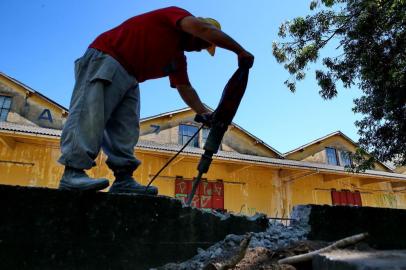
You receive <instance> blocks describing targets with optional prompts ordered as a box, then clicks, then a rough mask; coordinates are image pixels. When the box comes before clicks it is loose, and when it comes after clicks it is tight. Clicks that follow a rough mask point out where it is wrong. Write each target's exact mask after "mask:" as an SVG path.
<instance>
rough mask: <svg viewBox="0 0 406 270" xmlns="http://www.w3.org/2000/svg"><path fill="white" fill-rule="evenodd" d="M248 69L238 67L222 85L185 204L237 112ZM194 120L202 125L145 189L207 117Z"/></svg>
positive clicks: (206, 169) (194, 190)
mask: <svg viewBox="0 0 406 270" xmlns="http://www.w3.org/2000/svg"><path fill="white" fill-rule="evenodd" d="M248 74H249V69H248V68H245V67H240V68H238V69H237V71H236V72H234V74H233V76H232V77H231V78H230V80H229V81H228V83H227V84H226V86H225V87H224V90H223V94H222V96H221V99H220V102H219V104H218V106H217V108H216V110H215V111H214V112H213V114H212V117H211V120H210V132H209V135H208V137H207V140H206V143H205V145H204V147H203V149H204V150H205V151H204V153H203V155H202V157H201V158H200V162H199V165H198V166H197V171H198V175H197V177H196V178H195V180H194V181H193V186H192V190H191V192H190V194H189V196H188V198H187V201H186V205H188V206H190V204H191V202H192V200H193V197H194V195H195V193H196V189H197V187H198V186H199V184H200V181H201V178H202V176H203V174H204V173H207V172H208V171H209V167H210V164H211V162H212V160H213V158H212V157H213V155H214V154H216V153H217V152H218V150H219V147H220V144H221V141H222V140H223V137H224V134H225V132H226V131H227V129H228V126H229V125H230V124H231V122H232V121H233V118H234V116H235V114H236V112H237V109H238V106H239V105H240V102H241V99H242V97H243V95H244V93H245V89H246V88H247V82H248ZM195 121H196V122H199V123H202V126H201V127H200V128H199V129H198V130H197V132H196V133H195V134H194V135H193V136H192V137H191V138H190V139H189V141H188V142H186V144H185V145H184V146H183V147H182V148H181V149H180V150H179V151H178V152H177V153H176V155H174V156H173V157H172V158H171V159H170V160H169V161H168V162H167V163H166V164H165V165H164V166H163V167H162V168H161V169H160V170H159V171H158V173H156V174H155V176H154V177H153V178H152V179H151V180H150V182H149V183H148V185H147V186H146V188H145V190H147V188H148V187H149V186H150V185H151V184H152V182H153V181H154V180H155V179H156V178H157V177H158V175H159V174H160V173H161V172H162V171H163V170H164V169H165V168H166V166H168V165H169V163H171V162H172V160H174V159H175V158H176V157H177V156H178V155H179V154H180V153H181V152H182V151H183V149H184V148H185V147H186V146H187V145H188V144H189V142H190V141H191V140H193V138H194V137H195V136H196V135H197V134H198V133H199V131H200V130H201V129H202V127H203V126H204V125H205V124H207V119H205V118H204V117H203V116H202V115H200V114H197V115H196V116H195Z"/></svg>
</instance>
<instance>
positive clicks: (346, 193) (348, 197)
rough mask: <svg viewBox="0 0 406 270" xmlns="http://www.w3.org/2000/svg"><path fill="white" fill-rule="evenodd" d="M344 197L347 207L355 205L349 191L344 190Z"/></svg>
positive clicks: (352, 195) (351, 193)
mask: <svg viewBox="0 0 406 270" xmlns="http://www.w3.org/2000/svg"><path fill="white" fill-rule="evenodd" d="M344 193H345V197H346V198H347V205H355V201H354V194H353V192H351V191H349V190H344Z"/></svg>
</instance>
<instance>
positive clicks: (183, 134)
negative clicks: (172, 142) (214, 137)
mask: <svg viewBox="0 0 406 270" xmlns="http://www.w3.org/2000/svg"><path fill="white" fill-rule="evenodd" d="M197 130H198V128H197V127H195V126H190V125H179V144H182V145H184V144H185V143H187V141H188V140H189V139H190V138H191V137H192V136H193V135H194V134H195V133H196V132H197ZM189 146H193V147H199V135H196V136H195V137H194V138H193V140H192V141H191V142H190V143H189Z"/></svg>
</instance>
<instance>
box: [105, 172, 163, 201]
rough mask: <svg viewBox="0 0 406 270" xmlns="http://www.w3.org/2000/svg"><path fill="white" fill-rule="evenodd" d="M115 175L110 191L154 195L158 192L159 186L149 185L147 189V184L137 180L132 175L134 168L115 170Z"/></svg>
mask: <svg viewBox="0 0 406 270" xmlns="http://www.w3.org/2000/svg"><path fill="white" fill-rule="evenodd" d="M114 176H115V177H116V179H115V180H114V183H113V184H112V185H111V187H110V189H109V192H110V193H131V194H147V195H154V196H155V195H157V194H158V188H157V187H154V186H149V187H148V189H146V186H143V185H141V184H140V183H138V182H137V181H135V179H134V178H133V176H132V170H131V171H114Z"/></svg>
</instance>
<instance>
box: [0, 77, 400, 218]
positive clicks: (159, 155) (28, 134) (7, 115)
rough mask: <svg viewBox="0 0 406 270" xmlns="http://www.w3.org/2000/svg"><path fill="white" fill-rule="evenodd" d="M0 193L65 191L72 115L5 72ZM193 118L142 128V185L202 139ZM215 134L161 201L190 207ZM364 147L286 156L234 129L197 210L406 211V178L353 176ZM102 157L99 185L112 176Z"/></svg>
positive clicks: (180, 165)
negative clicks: (318, 207) (9, 189)
mask: <svg viewBox="0 0 406 270" xmlns="http://www.w3.org/2000/svg"><path fill="white" fill-rule="evenodd" d="M0 109H1V114H0V115H1V120H0V173H1V177H0V184H8V185H22V186H38V187H49V188H57V187H58V184H59V179H60V177H61V175H62V172H63V167H62V166H61V165H60V164H59V163H57V159H58V158H59V155H60V148H59V139H60V134H61V128H62V126H63V123H64V121H65V120H66V117H67V115H68V110H67V109H66V108H64V107H63V106H60V105H58V104H57V103H55V102H53V101H52V100H50V99H48V98H46V97H45V96H43V95H41V94H40V93H38V92H37V91H35V90H33V89H31V88H29V87H28V86H25V85H24V84H22V83H21V82H18V81H17V80H15V79H13V78H10V77H9V76H7V75H6V74H3V73H0ZM193 118H194V113H193V112H192V111H191V110H190V109H188V108H185V109H181V110H177V111H173V112H167V113H162V114H160V115H156V116H153V117H148V118H145V119H142V121H141V136H140V140H139V143H138V144H137V146H136V148H135V155H136V156H137V158H138V159H140V160H141V161H142V164H141V165H140V167H139V168H138V169H137V170H136V171H135V172H134V177H135V178H136V179H137V180H138V181H140V182H141V183H143V184H147V183H148V182H149V181H150V179H151V178H152V177H153V176H154V175H155V174H156V173H157V172H158V171H159V170H160V169H161V168H162V166H164V165H165V163H166V162H167V161H168V160H169V159H170V158H172V157H173V156H174V155H175V154H176V153H177V152H178V151H179V150H180V149H181V147H182V146H183V144H184V143H185V142H186V141H188V139H190V138H191V136H192V135H193V134H194V133H195V132H196V131H197V130H198V127H199V124H198V123H196V122H194V121H193ZM208 132H209V130H207V129H202V130H201V131H200V132H199V133H198V135H197V136H196V138H195V139H194V140H192V141H191V143H190V144H189V146H187V147H186V148H185V150H184V151H183V152H182V153H181V154H180V155H179V156H178V157H177V158H176V159H174V160H173V161H172V162H171V163H170V164H169V165H168V167H166V168H165V169H164V170H163V171H162V173H161V174H160V175H159V176H158V177H157V179H156V181H155V182H154V185H157V186H158V187H159V193H160V195H166V196H171V197H176V198H179V199H180V200H184V199H185V198H186V196H187V194H188V193H189V191H190V189H191V182H192V180H193V178H194V177H196V176H197V164H198V162H199V159H200V156H201V154H202V153H203V149H202V148H203V145H204V143H205V140H206V138H207V135H208ZM355 149H356V144H355V143H354V142H353V141H352V140H351V139H350V138H348V137H347V136H345V135H344V134H342V133H341V132H334V133H332V134H329V135H327V136H325V137H323V138H320V139H317V140H315V141H313V142H310V143H309V144H306V145H304V146H302V147H299V148H297V149H295V150H292V151H290V152H288V153H286V154H282V153H280V152H278V151H277V150H276V149H274V148H272V147H271V146H269V145H267V144H266V143H264V142H263V141H261V140H260V139H259V138H257V137H255V136H254V135H252V134H250V133H249V132H247V131H246V130H244V129H243V128H241V127H240V126H238V125H236V124H234V123H232V124H231V125H230V126H229V129H228V131H227V133H226V135H225V137H224V139H223V142H222V145H221V149H220V150H219V152H218V153H217V154H216V155H215V157H214V160H213V162H212V165H211V167H210V170H209V172H208V173H207V174H205V175H204V176H203V177H204V179H203V180H204V181H203V182H202V184H201V186H200V187H199V189H198V192H197V196H195V199H194V202H193V205H194V206H196V207H200V208H204V209H207V210H210V209H221V210H223V211H229V212H233V213H240V214H246V215H253V214H255V213H257V212H260V213H265V214H267V215H269V216H273V217H285V218H286V217H288V216H289V214H290V211H291V209H292V207H293V206H294V205H297V204H330V205H331V204H345V205H354V206H373V207H390V208H406V196H405V194H406V175H405V174H399V173H395V172H393V171H392V170H391V169H390V168H388V167H386V166H385V165H384V164H382V163H379V162H378V163H376V164H375V169H374V170H370V171H365V172H363V173H358V174H353V173H350V172H348V171H347V170H346V169H345V166H346V165H349V164H351V162H352V161H351V158H350V156H349V155H348V153H349V152H354V151H355ZM105 160H106V156H105V155H104V153H100V155H99V156H98V158H97V161H96V162H97V166H96V167H94V168H93V169H91V170H89V172H88V173H89V174H90V175H91V176H94V177H107V178H108V179H110V181H112V180H113V178H114V177H113V174H112V172H111V171H110V170H109V169H108V167H107V166H106V165H105Z"/></svg>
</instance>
